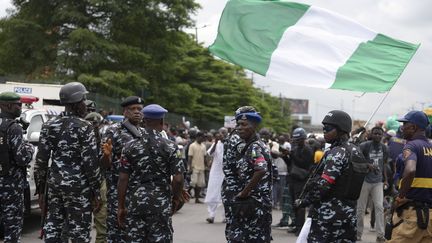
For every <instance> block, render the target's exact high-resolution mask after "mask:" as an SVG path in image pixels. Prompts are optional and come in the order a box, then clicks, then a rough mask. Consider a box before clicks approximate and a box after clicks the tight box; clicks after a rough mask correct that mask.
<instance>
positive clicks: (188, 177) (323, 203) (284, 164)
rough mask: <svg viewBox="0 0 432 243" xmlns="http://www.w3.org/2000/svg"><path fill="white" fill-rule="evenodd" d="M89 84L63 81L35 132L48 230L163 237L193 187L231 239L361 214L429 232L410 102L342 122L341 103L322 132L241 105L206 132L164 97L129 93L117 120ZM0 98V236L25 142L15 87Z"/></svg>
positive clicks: (19, 185)
mask: <svg viewBox="0 0 432 243" xmlns="http://www.w3.org/2000/svg"><path fill="white" fill-rule="evenodd" d="M86 93H87V90H86V88H85V87H84V85H82V84H81V83H78V82H72V83H68V84H66V85H64V86H63V87H62V88H61V90H60V94H59V97H60V101H61V103H62V104H63V105H64V106H65V111H64V112H62V113H61V114H60V115H59V116H57V117H54V118H52V119H51V120H49V121H48V122H47V123H45V124H44V125H43V127H42V130H41V133H40V141H39V145H38V152H37V155H36V163H35V169H34V175H35V181H36V185H37V191H36V193H37V194H38V195H39V205H40V207H41V209H42V214H43V232H42V235H41V236H42V238H43V239H44V240H45V242H67V241H68V239H70V240H71V241H72V242H90V231H91V225H92V218H94V225H95V227H96V231H97V235H96V242H116V243H117V242H172V241H173V227H172V215H173V214H174V213H175V212H176V211H177V210H180V209H181V207H182V206H183V205H184V203H186V202H188V201H189V200H190V198H193V199H194V202H195V203H197V204H201V203H206V204H207V209H208V215H207V216H205V217H203V222H207V223H209V224H212V223H214V222H215V217H216V214H217V211H218V208H220V209H221V211H220V214H221V215H222V216H223V217H222V218H223V221H224V222H225V223H226V229H225V237H226V240H227V242H230V243H238V242H270V241H271V239H272V236H271V231H272V228H273V229H285V230H287V231H288V233H290V234H294V235H296V236H299V239H300V238H301V237H303V238H305V239H307V242H356V241H359V240H361V239H362V235H363V230H364V217H365V214H366V213H370V214H371V222H370V224H371V228H372V229H374V230H375V231H376V242H385V241H386V238H387V240H389V242H407V241H406V240H407V239H411V240H412V239H415V240H413V241H412V242H430V241H431V240H432V235H431V233H430V232H432V211H431V210H430V208H431V207H432V184H431V181H432V161H431V159H432V158H431V156H432V149H431V148H432V145H431V143H430V142H429V140H428V137H430V125H429V121H428V118H427V116H426V115H425V114H424V113H423V112H421V111H412V112H410V113H408V114H406V115H405V116H404V117H403V118H401V119H400V122H402V123H403V125H402V126H401V127H400V128H399V129H397V131H394V130H389V129H387V128H386V126H385V124H377V125H376V126H374V127H373V128H372V129H370V130H367V129H365V128H363V127H361V128H359V129H356V130H354V131H352V130H353V129H352V121H351V117H350V116H349V114H347V113H346V112H344V111H338V110H335V111H330V112H329V113H328V114H327V115H326V116H325V117H324V118H323V121H322V124H323V136H319V135H316V134H313V133H307V131H306V130H305V129H304V128H302V127H299V126H294V127H293V128H292V131H291V132H289V131H287V132H286V133H280V134H276V133H273V132H271V129H269V128H261V129H259V127H260V123H261V121H262V119H263V118H262V117H261V115H260V114H259V111H257V110H256V109H255V108H254V107H252V106H242V107H240V108H238V109H237V110H236V111H235V112H234V114H235V119H236V127H235V129H232V128H224V127H222V128H220V129H218V130H210V131H204V130H200V129H198V128H197V127H188V126H187V125H185V124H182V125H181V126H179V127H175V126H170V125H169V124H167V123H165V121H164V116H165V115H166V113H167V112H168V111H167V110H166V109H165V108H163V107H162V106H160V105H157V104H150V105H147V106H144V101H143V100H142V99H141V98H140V97H137V96H130V97H127V98H125V99H124V100H123V101H122V103H121V104H119V105H120V106H121V107H122V108H123V116H124V120H123V121H120V122H117V123H112V122H108V121H107V120H106V119H105V117H104V114H102V115H101V114H100V113H97V112H96V109H95V104H94V102H91V101H89V100H86ZM0 105H1V106H0V108H1V115H0V132H1V133H0V139H2V140H0V142H1V143H0V148H1V149H2V150H1V154H2V157H1V162H2V164H1V174H0V190H1V191H0V193H1V195H2V198H1V221H2V223H3V225H4V229H5V230H4V234H5V236H4V242H19V241H20V235H21V230H22V226H23V208H24V206H23V204H24V196H23V194H24V193H23V188H24V184H25V180H26V172H25V170H24V169H23V168H26V166H27V165H28V164H29V162H30V160H31V158H32V155H33V153H34V148H33V146H32V145H31V144H29V143H28V142H26V141H24V140H23V136H22V128H21V127H20V126H19V125H18V124H17V123H16V122H14V121H15V118H17V117H19V115H20V112H21V103H20V97H19V95H17V94H15V93H10V92H5V93H2V94H0ZM427 136H428V137H427ZM4 144H6V145H4ZM3 145H4V146H3ZM1 146H2V147H1ZM6 155H7V156H6ZM201 199H204V201H202V200H201ZM220 205H223V207H220ZM275 209H276V210H281V211H282V217H281V218H280V219H273V218H272V210H275ZM272 222H277V223H275V224H274V225H273V226H272ZM386 223H387V224H389V225H390V226H392V227H389V229H393V231H389V229H387V228H386ZM410 242H411V241H410Z"/></svg>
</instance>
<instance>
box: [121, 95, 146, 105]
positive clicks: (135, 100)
mask: <svg viewBox="0 0 432 243" xmlns="http://www.w3.org/2000/svg"><path fill="white" fill-rule="evenodd" d="M137 104H138V105H143V104H144V100H143V99H141V97H138V96H129V97H127V98H125V99H124V100H123V101H122V102H121V103H120V105H121V106H122V107H126V106H128V105H137Z"/></svg>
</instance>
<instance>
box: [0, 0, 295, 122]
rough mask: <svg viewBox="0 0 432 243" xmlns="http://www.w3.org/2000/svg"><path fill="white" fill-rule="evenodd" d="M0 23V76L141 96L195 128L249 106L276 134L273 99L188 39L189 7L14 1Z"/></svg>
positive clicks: (108, 0) (161, 0)
mask: <svg viewBox="0 0 432 243" xmlns="http://www.w3.org/2000/svg"><path fill="white" fill-rule="evenodd" d="M13 4H14V6H15V7H16V11H15V12H14V13H13V14H12V15H10V16H8V17H7V18H4V19H2V20H0V65H1V67H2V68H1V69H2V70H0V71H1V72H3V73H6V74H15V75H17V74H18V75H24V76H25V77H26V78H27V79H37V80H42V81H46V82H49V81H54V80H55V81H56V82H58V80H60V81H61V82H67V81H73V80H78V81H80V82H83V83H84V84H85V85H86V86H87V87H88V88H89V90H90V91H93V92H97V93H99V94H105V95H109V96H111V97H125V96H129V95H140V96H144V98H145V100H146V101H147V102H148V103H150V102H151V103H159V104H161V105H163V106H165V107H166V108H168V110H170V111H171V112H177V113H181V114H184V115H189V116H192V117H194V118H195V119H196V120H198V121H201V122H205V121H209V120H211V121H219V122H222V121H223V117H224V116H225V115H232V114H233V111H234V110H235V109H237V108H238V107H239V106H242V105H251V104H252V105H254V106H256V107H257V108H258V109H259V110H260V112H261V114H262V115H263V116H264V125H266V126H276V127H277V128H276V129H279V128H280V130H282V129H286V128H287V127H288V126H289V114H288V113H286V114H281V112H280V110H281V108H280V106H281V105H280V102H279V100H278V98H276V97H272V96H270V95H268V94H264V95H263V94H262V92H261V91H260V90H258V89H256V88H254V87H253V85H252V83H251V81H250V80H248V79H247V78H246V76H245V73H244V70H243V69H242V68H241V67H239V66H236V65H231V64H228V63H225V62H223V61H220V60H216V59H215V58H214V57H213V56H212V55H211V54H210V53H209V52H208V50H207V49H205V48H203V47H202V46H200V45H198V44H197V43H196V42H195V40H194V38H193V37H192V36H191V35H188V34H186V33H184V32H183V31H182V29H183V28H185V27H191V26H192V25H193V21H192V20H191V18H190V15H191V14H192V13H194V12H195V11H196V10H197V9H198V8H199V5H198V4H197V3H195V1H194V0H146V1H143V0H129V1H124V0H89V1H82V0H14V1H13Z"/></svg>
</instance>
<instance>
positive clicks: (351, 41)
mask: <svg viewBox="0 0 432 243" xmlns="http://www.w3.org/2000/svg"><path fill="white" fill-rule="evenodd" d="M418 47H419V45H417V44H411V43H408V42H404V41H400V40H396V39H393V38H391V37H388V36H385V35H383V34H379V33H376V32H374V31H372V30H370V29H368V28H366V27H364V26H362V25H360V24H358V23H356V22H354V21H353V20H350V19H348V18H346V17H344V16H341V15H339V14H337V13H333V12H330V11H328V10H325V9H322V8H319V7H314V6H309V5H306V4H301V3H293V2H286V1H280V0H275V1H260V0H230V1H228V3H227V5H226V6H225V9H224V11H223V13H222V17H221V19H220V22H219V30H218V36H217V37H216V40H215V42H214V43H213V45H211V46H210V47H209V50H210V52H211V53H213V54H214V55H216V56H218V57H220V58H222V59H224V60H226V61H229V62H232V63H234V64H238V65H240V66H242V67H244V68H246V69H249V70H252V71H254V72H256V73H259V74H261V75H263V76H266V77H268V78H269V79H270V80H273V81H278V82H283V83H287V84H292V85H300V86H307V87H316V88H330V89H343V90H352V91H360V92H385V91H389V90H390V89H391V88H392V87H393V85H394V84H395V83H396V81H397V80H398V78H399V77H400V75H401V74H402V72H403V70H404V69H405V67H406V66H407V64H408V63H409V61H410V60H411V58H412V57H413V55H414V54H415V52H416V50H417V49H418Z"/></svg>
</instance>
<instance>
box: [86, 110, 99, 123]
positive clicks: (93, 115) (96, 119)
mask: <svg viewBox="0 0 432 243" xmlns="http://www.w3.org/2000/svg"><path fill="white" fill-rule="evenodd" d="M84 119H85V120H87V121H90V122H94V123H101V122H102V121H103V117H102V116H101V114H99V113H97V112H90V113H88V114H87V116H86V117H85V118H84Z"/></svg>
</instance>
